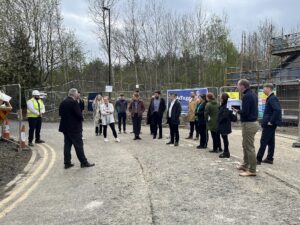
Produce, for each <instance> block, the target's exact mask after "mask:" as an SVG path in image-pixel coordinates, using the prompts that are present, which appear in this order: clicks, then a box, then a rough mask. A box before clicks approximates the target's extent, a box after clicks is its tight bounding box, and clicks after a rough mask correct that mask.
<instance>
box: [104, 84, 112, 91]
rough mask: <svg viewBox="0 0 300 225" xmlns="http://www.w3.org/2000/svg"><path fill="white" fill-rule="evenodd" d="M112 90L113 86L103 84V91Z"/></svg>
mask: <svg viewBox="0 0 300 225" xmlns="http://www.w3.org/2000/svg"><path fill="white" fill-rule="evenodd" d="M112 90H113V86H111V85H106V86H105V92H112Z"/></svg>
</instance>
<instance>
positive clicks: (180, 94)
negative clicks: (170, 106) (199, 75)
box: [167, 88, 208, 114]
mask: <svg viewBox="0 0 300 225" xmlns="http://www.w3.org/2000/svg"><path fill="white" fill-rule="evenodd" d="M193 91H194V92H195V93H196V95H197V96H199V95H202V94H207V93H208V89H207V88H193V89H174V90H167V95H168V96H169V94H171V93H175V94H177V99H178V100H179V101H180V103H181V108H182V111H181V113H182V114H187V113H188V111H189V100H190V96H191V92H193ZM168 103H169V98H168Z"/></svg>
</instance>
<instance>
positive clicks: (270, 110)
mask: <svg viewBox="0 0 300 225" xmlns="http://www.w3.org/2000/svg"><path fill="white" fill-rule="evenodd" d="M237 88H238V90H239V92H240V93H241V94H242V103H241V106H240V108H235V107H231V108H230V107H229V104H228V101H229V95H228V94H227V93H222V94H221V96H219V97H220V105H219V104H218V101H217V99H216V96H214V94H213V93H208V94H201V95H199V96H197V95H196V93H195V92H192V93H191V96H190V101H189V110H188V115H187V118H188V121H189V125H190V130H189V135H188V137H187V138H186V139H193V138H194V133H195V140H199V145H198V146H197V149H206V148H207V144H208V141H209V135H208V132H210V135H211V139H212V146H213V148H212V149H211V150H210V152H212V153H221V154H220V155H219V157H220V158H229V157H230V151H229V138H228V135H229V134H230V133H231V132H232V128H231V123H232V122H235V121H237V119H238V115H240V116H239V117H240V120H241V125H242V139H243V140H242V148H243V155H244V158H243V164H242V165H241V166H239V167H238V168H237V169H238V170H241V173H240V175H241V176H256V166H257V165H260V164H261V163H262V162H264V163H269V164H273V161H274V150H275V131H276V128H277V127H278V126H280V125H281V120H282V119H281V106H280V103H279V100H278V98H277V97H276V96H275V95H274V93H273V89H274V86H273V85H272V84H265V85H264V89H263V91H264V93H265V94H266V95H267V100H266V105H265V110H264V114H263V118H262V122H261V127H262V136H261V140H260V148H259V150H258V153H257V155H256V152H255V146H254V141H255V135H256V133H257V131H258V130H259V123H258V97H257V95H256V94H255V93H254V92H253V91H252V90H251V88H250V83H249V81H248V80H245V79H242V80H240V81H239V82H238V85H237ZM32 95H33V97H32V98H31V99H30V100H28V102H27V108H28V110H27V117H28V122H29V145H31V146H33V144H32V141H33V136H34V132H35V139H36V140H35V143H44V141H43V140H41V139H40V130H41V123H42V115H43V114H44V113H45V106H44V104H43V101H42V100H41V99H40V93H39V92H38V91H33V93H32ZM168 97H169V103H168V105H167V104H166V100H165V99H164V98H163V97H162V96H161V92H160V91H155V92H154V95H153V96H152V99H151V101H150V104H149V108H148V113H147V124H149V125H150V132H151V135H152V136H153V139H156V138H157V139H162V138H163V129H162V124H163V116H164V114H165V112H166V121H167V124H168V125H169V130H170V136H169V141H168V142H167V143H166V144H167V145H174V146H178V145H179V138H180V136H179V125H180V117H181V112H182V108H181V103H180V101H179V100H178V98H177V95H176V93H171V94H169V96H168ZM83 109H84V102H83V101H82V100H81V99H80V93H79V92H78V91H77V90H76V89H74V88H72V89H70V90H69V94H68V97H67V98H66V99H65V100H64V101H63V102H62V103H61V104H60V107H59V115H60V117H61V121H60V127H59V131H60V132H62V133H63V134H64V163H65V168H66V169H68V168H70V167H72V166H73V164H72V163H71V147H72V145H74V147H75V151H76V154H77V157H78V159H79V160H80V162H81V166H82V167H91V166H94V164H93V163H89V162H88V161H87V159H86V157H85V154H84V150H83V141H82V121H83V115H82V111H83ZM145 109H146V108H145V104H144V102H143V101H142V100H141V98H140V95H139V93H138V92H135V93H134V94H133V96H132V99H131V101H130V102H128V101H127V100H126V99H125V97H124V95H123V94H121V95H120V97H119V99H118V100H117V101H116V103H115V105H113V104H112V103H110V102H109V98H108V96H104V97H102V96H101V95H97V96H96V98H95V100H94V101H93V112H94V114H93V115H94V116H93V118H94V124H95V134H96V136H99V135H102V133H103V136H104V141H105V142H108V141H109V140H108V138H107V127H108V126H109V127H110V128H111V130H112V134H113V136H114V138H115V141H116V142H120V139H119V138H118V134H117V132H116V128H115V119H114V111H115V110H116V112H117V116H118V129H119V134H121V133H122V131H123V133H127V131H126V120H127V111H128V112H129V115H130V116H131V119H132V125H133V131H132V133H134V139H133V140H141V137H140V134H141V121H142V118H143V113H144V112H145ZM221 138H222V140H223V148H222V143H221ZM267 147H268V154H267V157H266V158H265V159H263V157H264V154H265V151H266V148H267Z"/></svg>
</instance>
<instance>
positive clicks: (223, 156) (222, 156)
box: [219, 152, 230, 158]
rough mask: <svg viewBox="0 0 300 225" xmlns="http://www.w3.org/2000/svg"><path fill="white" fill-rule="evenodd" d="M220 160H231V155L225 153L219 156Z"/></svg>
mask: <svg viewBox="0 0 300 225" xmlns="http://www.w3.org/2000/svg"><path fill="white" fill-rule="evenodd" d="M219 158H230V153H225V152H223V153H222V154H221V155H219Z"/></svg>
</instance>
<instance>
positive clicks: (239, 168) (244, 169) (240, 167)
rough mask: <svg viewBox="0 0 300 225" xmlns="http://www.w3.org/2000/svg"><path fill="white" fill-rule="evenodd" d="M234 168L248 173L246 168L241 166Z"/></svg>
mask: <svg viewBox="0 0 300 225" xmlns="http://www.w3.org/2000/svg"><path fill="white" fill-rule="evenodd" d="M236 168H237V169H238V170H242V171H248V168H246V167H244V166H243V165H240V166H237V167H236Z"/></svg>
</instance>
